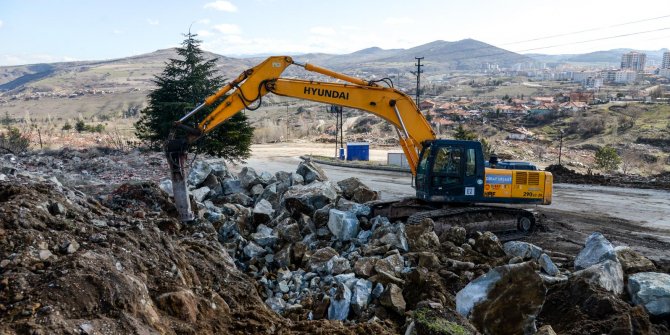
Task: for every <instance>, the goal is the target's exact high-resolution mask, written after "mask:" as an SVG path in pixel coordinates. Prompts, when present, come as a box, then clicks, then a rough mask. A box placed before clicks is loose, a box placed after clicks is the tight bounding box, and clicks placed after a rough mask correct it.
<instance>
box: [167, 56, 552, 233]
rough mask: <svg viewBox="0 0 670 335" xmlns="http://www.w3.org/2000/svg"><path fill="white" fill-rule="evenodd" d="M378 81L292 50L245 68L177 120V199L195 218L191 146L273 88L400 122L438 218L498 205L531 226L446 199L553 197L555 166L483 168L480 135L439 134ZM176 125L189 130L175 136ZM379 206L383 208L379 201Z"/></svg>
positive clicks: (420, 195) (171, 158) (171, 155)
mask: <svg viewBox="0 0 670 335" xmlns="http://www.w3.org/2000/svg"><path fill="white" fill-rule="evenodd" d="M291 65H297V66H300V67H302V68H304V69H305V70H306V71H310V72H314V73H318V74H321V75H323V76H325V77H327V78H330V79H331V80H330V81H314V80H300V79H291V78H282V77H281V74H282V73H283V72H284V71H285V70H286V68H288V67H289V66H291ZM378 82H381V81H366V80H363V79H360V78H355V77H352V76H348V75H345V74H341V73H337V72H335V71H332V70H328V69H324V68H322V67H319V66H316V65H311V64H300V63H297V62H294V61H293V59H292V58H291V57H287V56H275V57H269V58H268V59H266V60H265V61H263V62H262V63H260V64H258V65H257V66H255V67H253V68H250V69H248V70H246V71H244V72H243V73H241V74H240V75H239V76H238V77H237V78H236V79H235V80H233V81H231V82H230V83H228V84H226V85H225V86H224V87H222V88H221V89H220V90H219V91H217V92H216V93H214V94H213V95H211V96H210V97H207V98H206V99H205V101H204V102H203V103H202V104H201V105H200V106H198V107H196V108H195V109H194V110H193V111H191V112H189V113H188V114H186V115H185V116H184V117H182V118H181V119H180V120H179V121H177V122H175V127H174V128H173V131H172V133H171V135H170V138H169V139H168V142H167V143H166V154H167V157H168V162H169V163H170V167H171V173H172V183H173V186H172V187H173V190H174V197H175V204H176V206H177V209H178V210H179V213H180V215H181V220H182V221H184V222H186V221H191V220H193V213H192V211H191V207H190V206H191V204H190V201H189V197H188V189H187V188H186V180H185V178H184V162H185V161H186V152H187V150H188V147H189V146H190V145H192V144H193V143H194V142H195V141H196V140H198V139H199V138H201V137H203V136H205V135H207V134H208V133H210V132H211V131H213V130H214V129H216V127H218V126H219V125H221V124H222V123H223V122H225V121H226V120H228V119H229V118H230V117H232V116H233V115H235V114H237V113H239V112H240V111H242V110H244V109H247V110H255V109H256V108H258V107H260V105H261V100H262V98H263V96H265V95H267V94H268V93H273V94H276V95H280V96H287V97H292V98H297V99H302V100H311V101H316V102H322V103H326V104H332V105H339V106H345V107H350V108H355V109H359V110H363V111H366V112H369V113H372V114H374V115H376V116H379V117H381V118H382V119H384V120H386V121H388V122H389V123H391V124H392V125H393V126H394V127H395V128H396V132H397V133H398V137H399V142H400V146H401V147H402V149H403V151H404V153H405V156H406V158H407V162H408V165H409V167H410V170H411V172H412V175H413V176H414V177H415V181H416V189H417V199H420V200H422V201H424V202H426V203H430V204H431V205H430V206H431V207H433V206H434V205H435V204H437V205H438V208H437V209H438V211H430V213H429V214H430V215H431V217H432V218H434V219H435V220H438V219H439V218H447V217H449V216H451V215H461V214H463V213H464V212H470V213H473V214H476V213H479V212H489V213H490V212H492V211H495V212H498V213H499V214H505V215H507V216H510V217H512V218H513V219H514V220H517V219H518V220H519V222H520V225H519V227H525V228H523V229H520V230H525V231H528V230H529V229H530V227H531V226H532V222H534V221H533V220H531V216H528V215H527V214H528V213H527V212H525V211H520V212H518V213H517V212H514V213H512V211H511V210H509V209H505V208H497V207H491V206H489V207H486V208H485V209H482V208H481V207H480V208H472V209H467V210H460V211H443V210H442V209H441V208H440V207H444V206H449V205H450V204H468V205H471V204H475V203H499V204H500V203H503V204H545V205H546V204H550V203H551V196H552V185H553V179H552V176H551V173H548V172H532V171H531V172H529V171H516V170H501V169H490V168H485V164H484V153H483V150H482V146H481V144H480V143H479V142H477V141H459V140H437V139H436V136H435V133H434V132H433V130H432V128H431V127H430V124H429V123H428V121H427V120H426V118H425V117H424V115H423V114H421V111H419V109H418V108H417V106H416V104H415V103H414V101H412V99H411V98H410V97H409V96H407V95H406V94H404V93H403V92H400V91H399V90H396V89H394V88H393V87H385V86H382V85H379V84H378ZM226 94H228V95H226ZM211 105H215V107H214V110H213V111H212V112H211V113H209V114H208V115H207V116H205V118H204V119H203V120H202V121H201V122H200V123H198V124H197V125H196V126H195V127H189V126H188V125H186V124H185V123H184V122H186V121H187V120H188V119H189V118H190V117H191V116H193V115H194V114H196V113H197V112H198V111H199V110H200V109H202V108H203V107H205V106H211ZM177 129H181V130H185V131H186V135H185V136H184V137H181V138H178V137H176V133H177V132H176V130H177ZM421 206H424V205H421ZM396 207H397V206H396ZM411 207H412V206H411ZM412 208H414V209H415V207H412ZM375 209H380V210H381V209H382V208H381V207H380V206H376V207H375ZM519 213H520V214H519ZM426 215H428V214H426ZM436 222H437V221H436ZM446 224H448V223H446Z"/></svg>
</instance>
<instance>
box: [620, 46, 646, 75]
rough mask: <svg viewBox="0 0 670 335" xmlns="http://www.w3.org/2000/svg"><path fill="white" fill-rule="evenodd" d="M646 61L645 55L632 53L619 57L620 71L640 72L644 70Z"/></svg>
mask: <svg viewBox="0 0 670 335" xmlns="http://www.w3.org/2000/svg"><path fill="white" fill-rule="evenodd" d="M646 61H647V55H646V54H644V53H641V52H635V51H632V52H629V53H626V54H623V56H621V69H622V70H634V71H642V70H644V64H645V62H646Z"/></svg>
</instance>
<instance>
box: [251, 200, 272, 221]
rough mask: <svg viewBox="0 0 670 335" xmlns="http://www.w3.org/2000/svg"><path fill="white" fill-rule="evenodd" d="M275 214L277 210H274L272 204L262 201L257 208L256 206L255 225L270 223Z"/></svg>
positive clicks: (254, 212)
mask: <svg viewBox="0 0 670 335" xmlns="http://www.w3.org/2000/svg"><path fill="white" fill-rule="evenodd" d="M274 213H275V210H274V209H273V208H272V204H271V203H269V202H268V201H267V200H265V199H262V200H261V201H259V202H258V203H257V204H256V206H254V211H253V214H254V223H255V224H261V223H267V222H270V220H272V216H273V215H274Z"/></svg>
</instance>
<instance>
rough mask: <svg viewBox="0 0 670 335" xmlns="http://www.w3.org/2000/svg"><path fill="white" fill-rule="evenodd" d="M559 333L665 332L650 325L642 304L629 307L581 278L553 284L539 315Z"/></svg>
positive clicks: (661, 327) (655, 325)
mask: <svg viewBox="0 0 670 335" xmlns="http://www.w3.org/2000/svg"><path fill="white" fill-rule="evenodd" d="M538 322H539V323H541V324H549V325H551V327H552V328H553V329H554V330H555V331H556V332H557V333H559V334H667V333H668V329H667V328H666V327H665V326H664V325H661V324H652V323H651V322H650V320H649V316H648V315H647V313H646V312H645V311H644V309H643V308H642V306H636V307H632V306H631V305H629V304H628V303H626V302H624V301H623V300H621V299H620V298H619V297H617V296H615V295H613V294H611V293H609V292H607V291H605V290H603V289H601V288H599V287H596V286H594V285H591V284H589V283H587V282H586V281H584V280H583V279H579V278H578V279H571V280H570V281H568V282H565V283H562V284H557V285H554V286H553V287H550V288H549V291H548V292H547V299H546V302H545V304H544V306H543V307H542V311H541V312H540V315H539V317H538Z"/></svg>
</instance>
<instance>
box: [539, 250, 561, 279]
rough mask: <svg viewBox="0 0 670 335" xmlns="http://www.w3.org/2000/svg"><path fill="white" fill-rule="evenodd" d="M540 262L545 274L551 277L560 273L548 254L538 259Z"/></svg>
mask: <svg viewBox="0 0 670 335" xmlns="http://www.w3.org/2000/svg"><path fill="white" fill-rule="evenodd" d="M538 262H539V263H540V267H541V268H542V271H544V273H546V274H548V275H550V276H556V275H558V274H559V273H560V271H559V270H558V267H557V266H556V264H554V262H553V261H552V260H551V257H549V256H548V255H547V254H544V253H543V254H542V255H541V256H540V258H539V259H538Z"/></svg>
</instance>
